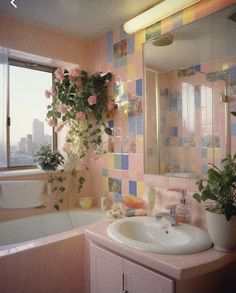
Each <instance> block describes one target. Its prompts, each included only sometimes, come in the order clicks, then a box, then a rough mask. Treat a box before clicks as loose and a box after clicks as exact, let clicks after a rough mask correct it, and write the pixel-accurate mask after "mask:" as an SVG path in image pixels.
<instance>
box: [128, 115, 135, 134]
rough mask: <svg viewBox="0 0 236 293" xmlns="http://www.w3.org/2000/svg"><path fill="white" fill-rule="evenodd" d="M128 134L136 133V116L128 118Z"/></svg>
mask: <svg viewBox="0 0 236 293" xmlns="http://www.w3.org/2000/svg"><path fill="white" fill-rule="evenodd" d="M128 125H129V135H136V117H133V116H130V117H129V118H128Z"/></svg>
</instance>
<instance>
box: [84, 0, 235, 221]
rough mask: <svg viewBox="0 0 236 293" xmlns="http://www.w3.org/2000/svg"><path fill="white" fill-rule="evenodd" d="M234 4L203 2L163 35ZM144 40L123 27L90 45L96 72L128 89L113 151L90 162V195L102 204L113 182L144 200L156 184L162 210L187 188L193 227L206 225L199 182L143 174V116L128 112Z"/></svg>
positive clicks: (138, 92) (171, 21)
mask: <svg viewBox="0 0 236 293" xmlns="http://www.w3.org/2000/svg"><path fill="white" fill-rule="evenodd" d="M233 3H235V1H233V0H230V1H224V0H202V1H200V2H199V3H198V4H196V5H194V6H192V7H190V8H187V9H185V10H184V11H183V12H182V14H181V15H180V14H178V17H177V16H176V19H175V16H172V17H169V18H167V19H165V20H163V21H162V22H161V23H160V27H159V28H158V29H160V33H161V34H164V33H166V32H168V31H171V30H173V29H176V28H177V27H180V26H181V25H185V24H187V23H190V22H192V21H195V20H197V19H199V18H201V17H204V16H207V15H208V14H211V13H214V12H216V11H218V10H220V9H223V8H224V7H227V6H228V5H230V4H233ZM154 33H155V26H153V28H152V27H151V28H150V29H149V30H147V32H146V37H148V36H149V38H150V36H151V37H152V36H154ZM144 41H145V32H144V31H141V32H138V33H136V34H134V35H127V34H126V33H125V32H124V31H123V28H122V26H120V27H116V28H114V29H113V30H111V31H109V32H108V33H106V34H104V35H102V36H100V37H99V38H97V39H96V40H94V41H93V42H92V43H91V56H92V62H93V63H92V65H93V69H94V71H96V70H104V71H105V70H110V71H112V72H113V73H114V74H115V76H116V82H117V85H118V84H119V85H121V86H122V90H123V96H122V97H121V99H120V100H119V101H118V104H119V110H118V111H117V112H116V114H115V117H114V121H113V123H114V137H113V139H114V152H112V153H108V154H107V155H105V156H104V157H103V158H102V159H101V160H100V161H98V162H91V164H90V165H91V169H90V174H91V178H92V180H93V182H96V184H94V185H92V186H91V189H92V192H91V194H94V195H95V196H96V197H97V201H98V202H99V197H100V196H104V195H108V194H109V192H110V191H112V190H111V184H109V182H111V180H112V181H113V182H115V184H116V185H117V184H118V185H119V186H120V189H121V193H122V194H123V195H124V194H127V193H130V194H133V195H135V196H138V197H141V196H143V194H144V193H145V190H147V189H148V186H150V185H154V186H156V187H157V190H158V197H157V208H159V209H163V208H164V207H165V206H166V205H167V204H168V202H170V201H173V200H174V199H173V195H172V194H170V192H169V193H168V192H167V189H168V188H173V187H179V188H185V189H187V190H188V194H187V195H188V197H189V200H190V202H191V205H192V210H193V211H192V214H193V223H194V224H196V225H198V226H205V216H204V215H205V214H204V209H203V207H202V206H200V205H199V204H198V203H196V202H195V201H193V200H192V194H193V192H194V191H196V185H195V181H194V180H191V179H179V178H171V177H169V178H168V177H163V176H152V175H144V173H143V163H144V160H143V159H144V158H143V127H144V124H143V114H142V113H141V114H140V113H138V114H131V115H130V114H129V111H130V110H131V112H132V111H133V112H134V108H135V103H136V102H135V101H137V99H139V98H140V99H142V97H143V89H142V81H143V67H142V43H143V42H144ZM125 46H126V47H125ZM124 47H125V48H124ZM115 48H116V49H115ZM119 54H120V55H119ZM124 138H125V140H124ZM131 144H132V145H131ZM101 178H102V180H101ZM177 201H178V199H177Z"/></svg>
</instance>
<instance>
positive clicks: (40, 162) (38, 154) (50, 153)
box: [34, 145, 64, 171]
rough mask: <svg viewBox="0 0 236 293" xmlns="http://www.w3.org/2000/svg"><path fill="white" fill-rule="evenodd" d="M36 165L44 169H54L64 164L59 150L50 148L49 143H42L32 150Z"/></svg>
mask: <svg viewBox="0 0 236 293" xmlns="http://www.w3.org/2000/svg"><path fill="white" fill-rule="evenodd" d="M34 157H35V162H36V163H37V166H38V167H40V168H41V169H42V170H45V171H49V170H50V171H55V170H56V169H57V167H58V166H60V165H63V164H64V157H63V156H62V154H61V153H60V152H59V151H56V150H52V149H51V146H50V145H42V146H41V147H40V148H39V149H38V150H37V151H35V152H34Z"/></svg>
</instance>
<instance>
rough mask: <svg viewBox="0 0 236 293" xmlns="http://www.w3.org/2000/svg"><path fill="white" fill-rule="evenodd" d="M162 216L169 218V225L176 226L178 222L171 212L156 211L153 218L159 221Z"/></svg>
mask: <svg viewBox="0 0 236 293" xmlns="http://www.w3.org/2000/svg"><path fill="white" fill-rule="evenodd" d="M163 218H167V219H168V220H169V222H170V223H171V226H177V225H178V222H177V220H176V217H175V216H174V215H173V214H169V213H158V214H156V215H155V219H156V220H157V221H160V220H161V219H163Z"/></svg>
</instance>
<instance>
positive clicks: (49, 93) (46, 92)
mask: <svg viewBox="0 0 236 293" xmlns="http://www.w3.org/2000/svg"><path fill="white" fill-rule="evenodd" d="M44 95H45V97H46V98H47V99H49V98H50V97H51V92H50V91H49V90H46V91H45V92H44Z"/></svg>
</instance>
